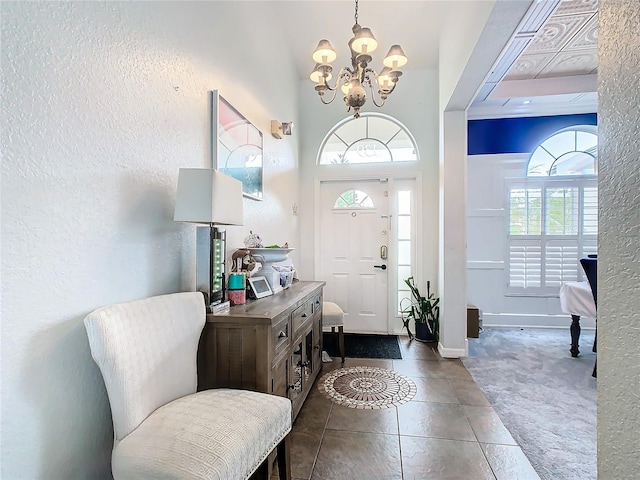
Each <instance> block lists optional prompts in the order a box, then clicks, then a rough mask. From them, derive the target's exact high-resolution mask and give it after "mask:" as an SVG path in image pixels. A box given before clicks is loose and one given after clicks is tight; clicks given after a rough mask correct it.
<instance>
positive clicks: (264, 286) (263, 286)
mask: <svg viewBox="0 0 640 480" xmlns="http://www.w3.org/2000/svg"><path fill="white" fill-rule="evenodd" d="M248 281H249V287H250V288H251V293H252V294H253V296H254V297H255V298H264V297H268V296H269V295H273V290H271V286H270V285H269V282H267V277H262V276H260V277H249V278H248Z"/></svg>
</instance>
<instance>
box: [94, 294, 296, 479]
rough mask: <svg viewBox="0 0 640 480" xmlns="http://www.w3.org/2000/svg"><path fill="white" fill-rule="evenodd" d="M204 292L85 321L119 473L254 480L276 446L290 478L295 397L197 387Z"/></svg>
mask: <svg viewBox="0 0 640 480" xmlns="http://www.w3.org/2000/svg"><path fill="white" fill-rule="evenodd" d="M205 315H206V314H205V305H204V298H203V296H202V294H201V293H198V292H190V293H176V294H171V295H162V296H158V297H152V298H148V299H145V300H139V301H134V302H128V303H122V304H118V305H111V306H108V307H104V308H100V309H98V310H96V311H94V312H92V313H90V314H89V315H87V317H86V318H85V320H84V323H85V327H86V329H87V335H88V337H89V345H90V348H91V355H92V356H93V358H94V360H95V361H96V363H97V364H98V367H99V368H100V371H101V373H102V376H103V378H104V383H105V386H106V388H107V393H108V395H109V403H110V404H111V413H112V417H113V429H114V437H115V438H114V446H113V453H112V470H113V476H114V478H115V479H137V478H149V479H151V478H153V479H159V478H162V479H220V480H233V479H238V480H244V479H248V478H250V477H252V475H253V477H254V478H255V477H257V476H260V475H262V476H264V477H265V478H266V475H267V471H268V468H267V465H266V463H267V457H268V456H269V454H270V453H271V452H272V451H273V450H274V449H276V447H277V452H278V469H279V475H280V479H281V480H285V479H289V478H290V466H289V450H288V446H287V444H286V437H287V435H288V433H289V431H290V430H291V402H290V401H289V400H288V399H286V398H282V397H278V396H275V395H268V394H264V393H257V392H251V391H245V390H231V389H216V390H205V391H202V392H198V393H196V385H197V369H196V355H197V350H198V341H199V339H200V334H201V332H202V329H203V327H204V323H205Z"/></svg>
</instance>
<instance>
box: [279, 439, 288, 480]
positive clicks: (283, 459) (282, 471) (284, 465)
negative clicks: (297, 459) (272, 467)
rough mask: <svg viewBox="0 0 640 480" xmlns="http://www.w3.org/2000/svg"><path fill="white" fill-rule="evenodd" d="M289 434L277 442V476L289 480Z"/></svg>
mask: <svg viewBox="0 0 640 480" xmlns="http://www.w3.org/2000/svg"><path fill="white" fill-rule="evenodd" d="M288 438H289V435H288V434H287V436H286V437H284V438H283V439H282V441H281V442H280V443H279V444H278V447H277V449H278V478H279V480H291V453H290V452H289V442H288Z"/></svg>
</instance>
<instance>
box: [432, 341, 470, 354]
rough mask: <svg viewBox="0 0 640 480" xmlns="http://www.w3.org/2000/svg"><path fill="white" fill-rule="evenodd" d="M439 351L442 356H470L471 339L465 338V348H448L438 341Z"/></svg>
mask: <svg viewBox="0 0 640 480" xmlns="http://www.w3.org/2000/svg"><path fill="white" fill-rule="evenodd" d="M438 352H439V353H440V356H441V357H442V358H461V357H468V356H469V340H467V339H466V338H465V339H464V348H447V347H445V346H444V345H442V343H440V342H438Z"/></svg>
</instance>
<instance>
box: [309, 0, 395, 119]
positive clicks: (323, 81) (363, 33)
mask: <svg viewBox="0 0 640 480" xmlns="http://www.w3.org/2000/svg"><path fill="white" fill-rule="evenodd" d="M355 1H356V7H355V22H356V23H355V25H354V26H353V28H352V29H351V30H352V31H353V38H352V39H351V40H349V49H350V50H351V68H350V67H342V68H341V69H340V72H338V76H337V78H336V81H335V84H334V85H333V86H331V85H329V80H331V78H332V74H331V72H332V71H333V67H332V66H331V62H333V61H334V60H335V59H336V57H337V54H336V51H335V50H334V49H333V47H332V46H331V44H330V43H329V41H328V40H320V42H319V43H318V46H317V48H316V49H315V51H314V52H313V60H314V61H315V62H316V66H315V68H314V69H313V72H311V75H310V78H311V80H312V81H313V82H315V83H316V91H317V92H318V95H320V100H322V103H324V104H325V105H328V104H330V103H331V102H333V101H334V100H335V98H336V93H337V91H338V88H340V91H341V92H342V93H343V94H344V103H345V104H346V105H347V112H349V111H351V109H352V108H353V116H354V117H355V118H358V117H359V116H360V107H362V106H363V105H364V104H365V102H366V101H367V93H366V90H365V87H366V86H368V87H369V91H370V92H371V100H372V101H373V103H374V104H375V106H376V107H381V106H383V105H384V102H385V100H386V99H387V97H388V96H389V95H390V94H391V92H393V91H394V90H395V88H396V83H398V79H399V78H400V76H401V75H402V72H401V71H400V70H399V68H400V67H402V66H404V65H405V64H406V63H407V57H406V56H405V54H404V52H403V51H402V48H401V47H400V45H393V46H392V47H391V49H389V53H387V56H386V57H385V58H384V60H383V61H382V64H383V65H384V68H383V69H382V71H381V72H380V73H378V72H376V71H375V70H374V69H373V68H371V67H369V63H370V62H371V60H372V58H371V55H370V54H371V53H372V52H373V51H374V50H375V49H376V48H377V47H378V42H377V40H376V39H375V37H374V36H373V33H372V32H371V30H370V29H369V28H366V27H361V26H360V25H359V24H358V0H355ZM374 84H375V87H374ZM327 90H329V91H330V92H333V94H332V95H331V98H330V99H329V100H326V98H325V96H324V94H325V92H326V91H327ZM375 90H377V92H378V97H379V99H376V95H375Z"/></svg>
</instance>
